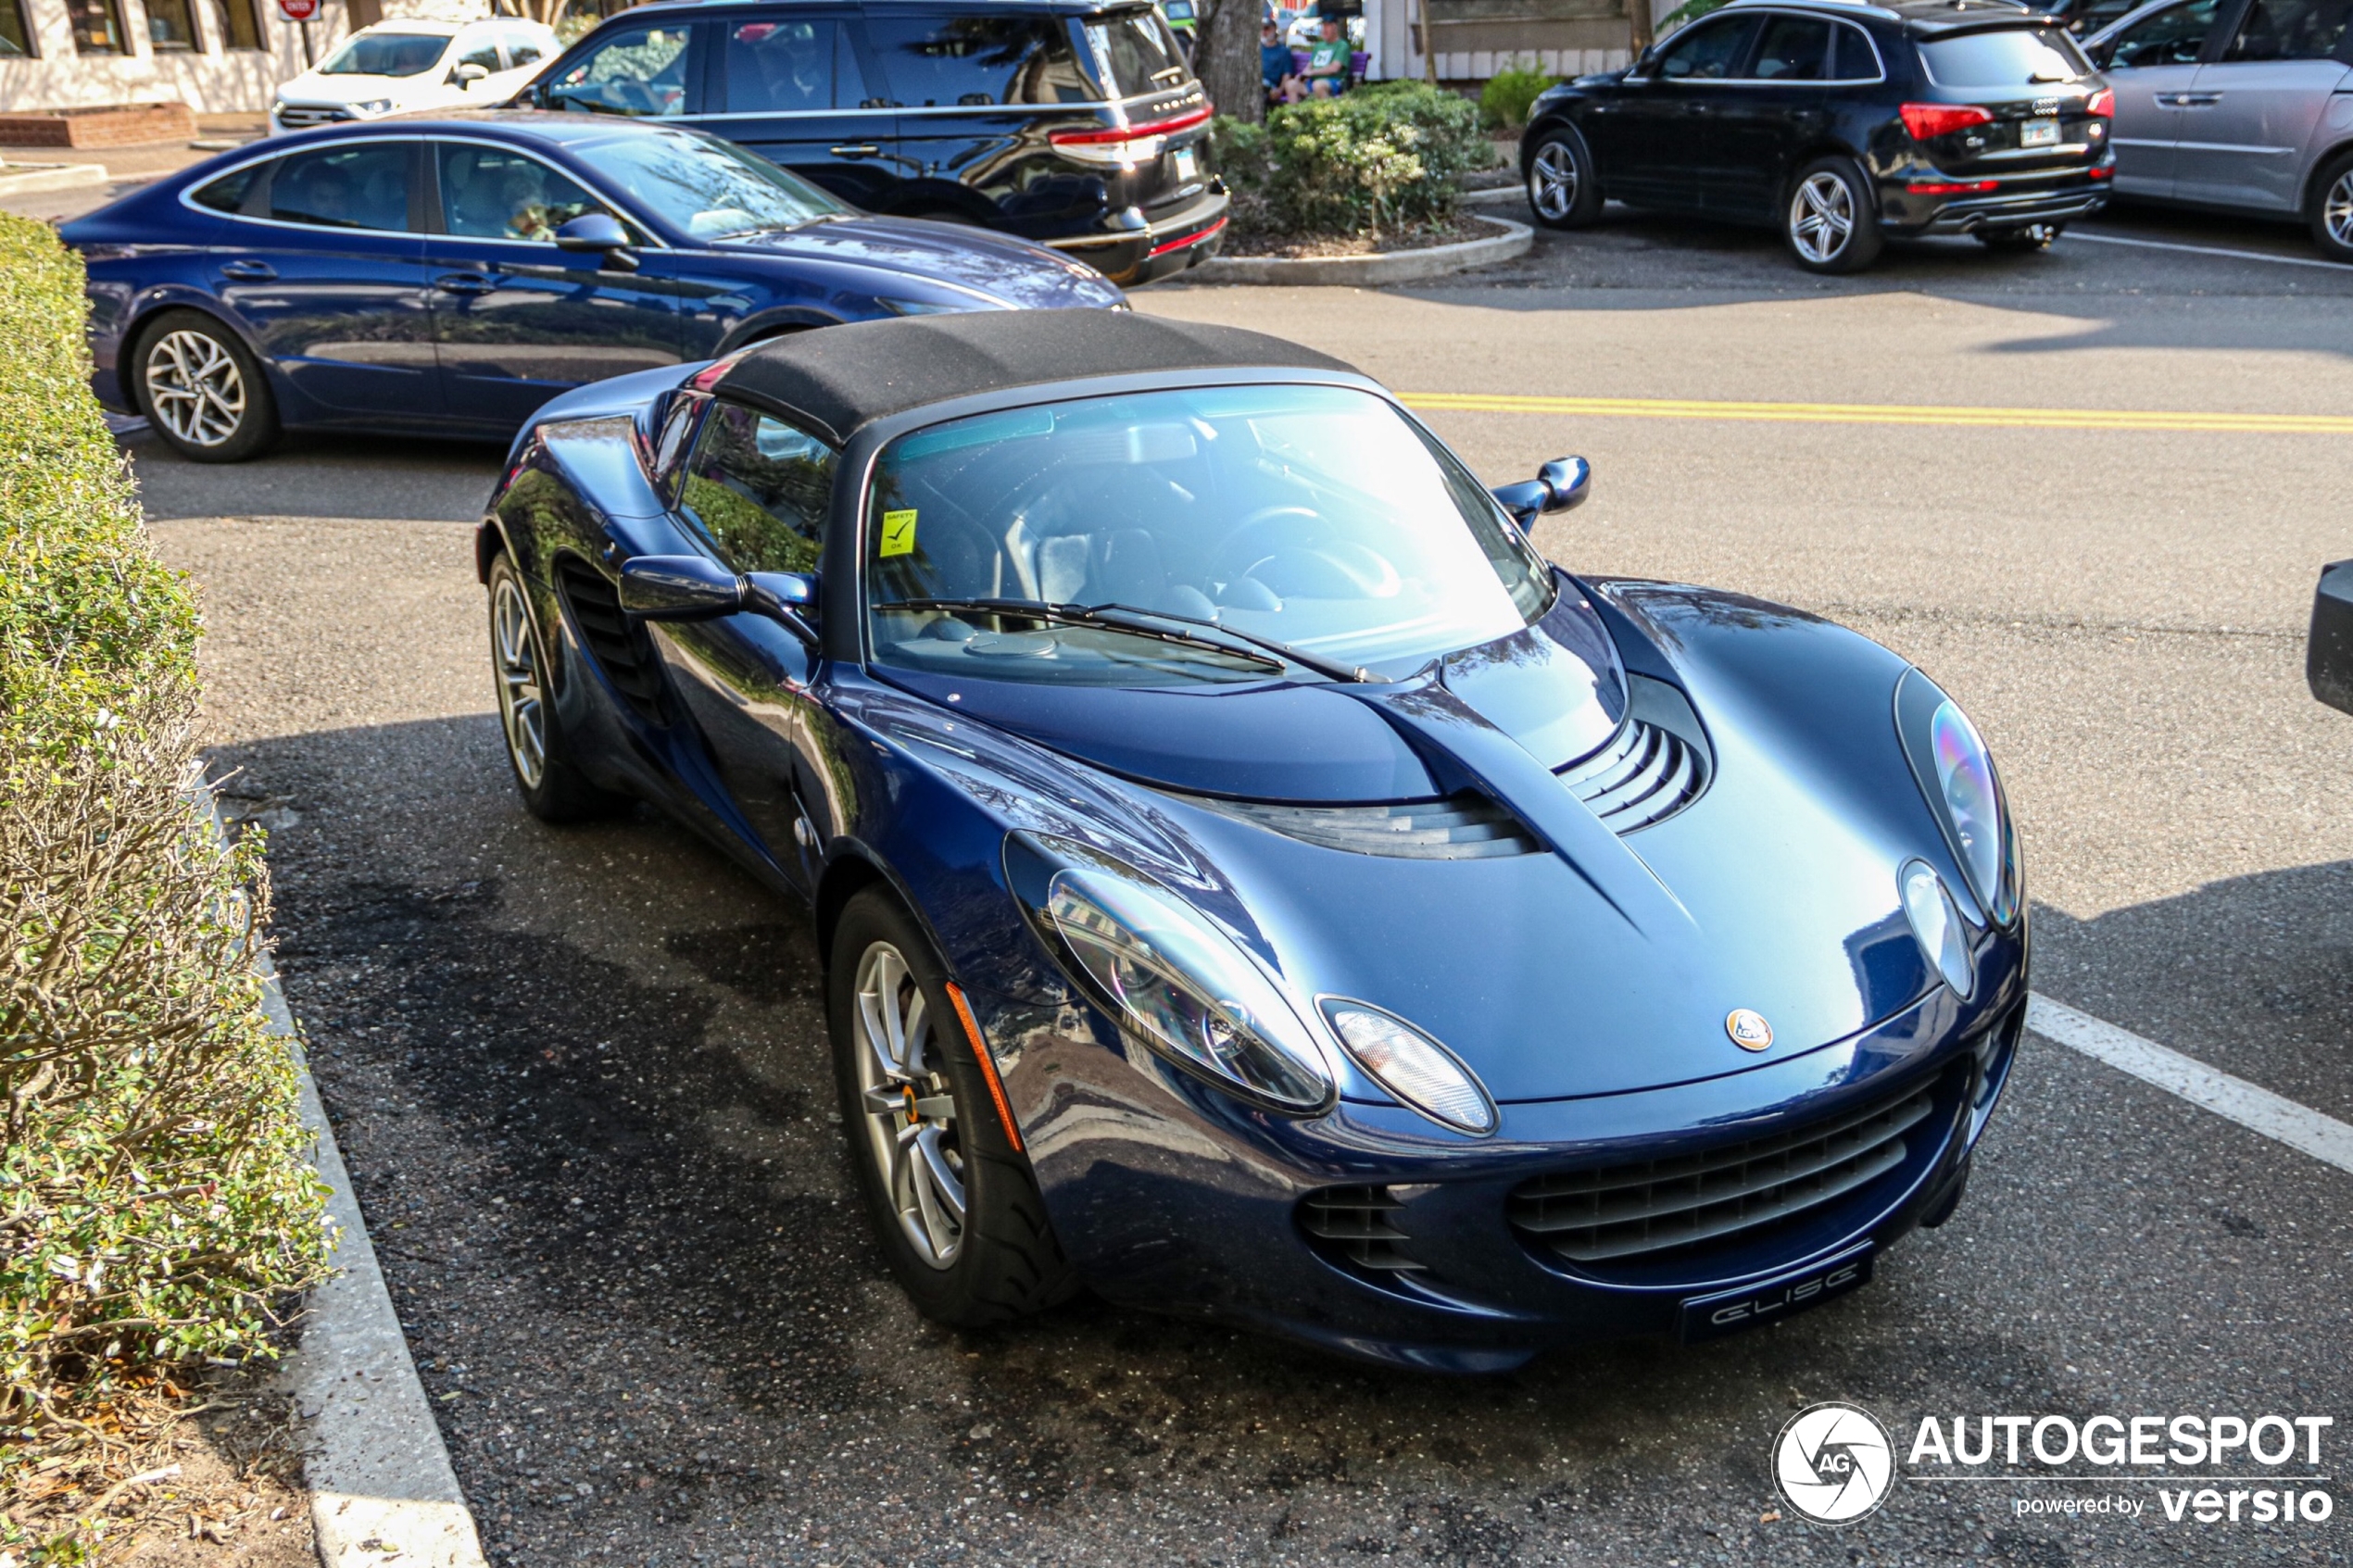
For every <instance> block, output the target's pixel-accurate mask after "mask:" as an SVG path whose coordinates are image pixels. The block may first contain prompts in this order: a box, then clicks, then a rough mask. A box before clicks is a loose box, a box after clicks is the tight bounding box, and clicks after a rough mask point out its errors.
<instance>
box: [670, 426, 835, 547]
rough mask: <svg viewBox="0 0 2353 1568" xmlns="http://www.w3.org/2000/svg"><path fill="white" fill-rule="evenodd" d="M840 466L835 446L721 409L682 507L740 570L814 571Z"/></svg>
mask: <svg viewBox="0 0 2353 1568" xmlns="http://www.w3.org/2000/svg"><path fill="white" fill-rule="evenodd" d="M834 463H835V455H834V449H833V448H832V447H830V446H828V445H825V444H824V442H822V441H819V440H818V439H817V438H816V437H814V436H812V435H807V434H804V433H801V432H800V431H798V430H795V429H794V428H793V427H792V426H790V425H788V424H786V422H785V421H784V420H780V419H777V418H775V417H774V416H773V415H769V414H761V413H757V412H754V411H753V410H752V409H749V408H744V407H742V406H741V405H739V404H735V403H718V404H714V405H712V407H711V415H710V417H709V418H708V419H706V420H703V425H702V434H701V435H700V436H699V437H698V439H697V440H696V442H695V454H694V456H693V457H692V458H688V459H687V460H686V483H684V484H683V485H682V486H680V489H679V495H678V504H679V507H680V508H681V509H682V510H684V511H685V512H686V515H687V517H688V518H689V519H691V520H692V521H694V523H695V525H696V526H697V527H698V528H699V529H701V530H702V533H703V536H704V537H705V538H707V539H709V540H710V541H711V548H712V549H713V550H714V551H716V552H717V553H718V556H719V558H720V559H721V560H722V561H724V562H725V563H726V564H727V565H729V566H731V567H733V568H735V570H736V571H816V570H817V557H818V553H819V547H820V545H821V542H822V541H823V539H824V529H825V510H826V508H827V507H828V506H829V505H830V504H831V501H832V497H833V492H834Z"/></svg>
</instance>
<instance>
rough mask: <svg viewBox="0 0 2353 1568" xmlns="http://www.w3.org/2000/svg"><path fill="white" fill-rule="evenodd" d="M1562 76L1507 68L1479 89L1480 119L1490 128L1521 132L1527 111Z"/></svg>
mask: <svg viewBox="0 0 2353 1568" xmlns="http://www.w3.org/2000/svg"><path fill="white" fill-rule="evenodd" d="M1560 81H1561V79H1560V78H1559V77H1557V76H1552V75H1548V74H1546V73H1545V72H1543V71H1541V70H1507V71H1504V72H1503V73H1501V74H1500V75H1496V76H1491V77H1489V78H1488V79H1487V85H1486V86H1484V87H1482V88H1480V89H1479V90H1478V119H1479V123H1480V124H1482V125H1484V126H1485V127H1486V128H1487V129H1488V130H1490V131H1518V130H1521V129H1523V128H1525V127H1526V126H1527V124H1528V111H1529V108H1530V107H1532V106H1533V105H1534V104H1535V102H1536V100H1537V99H1538V98H1539V97H1541V96H1542V95H1543V94H1544V92H1545V90H1546V89H1547V88H1551V87H1554V86H1556V85H1558V84H1559V82H1560Z"/></svg>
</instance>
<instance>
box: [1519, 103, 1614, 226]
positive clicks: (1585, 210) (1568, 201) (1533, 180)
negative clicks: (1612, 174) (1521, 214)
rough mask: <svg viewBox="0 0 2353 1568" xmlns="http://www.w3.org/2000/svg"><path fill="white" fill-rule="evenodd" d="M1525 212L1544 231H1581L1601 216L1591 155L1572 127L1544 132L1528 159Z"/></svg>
mask: <svg viewBox="0 0 2353 1568" xmlns="http://www.w3.org/2000/svg"><path fill="white" fill-rule="evenodd" d="M1528 209H1529V212H1530V213H1531V214H1533V215H1534V217H1535V219H1536V221H1537V222H1539V223H1541V224H1542V225H1543V226H1544V227H1545V228H1547V229H1582V228H1584V227H1585V226H1586V225H1587V224H1589V223H1591V222H1592V221H1593V220H1594V219H1596V218H1599V217H1600V216H1601V215H1602V182H1601V180H1600V178H1599V176H1597V175H1596V174H1595V173H1594V171H1593V155H1592V151H1591V150H1590V149H1589V148H1588V147H1587V146H1586V145H1585V138H1584V137H1582V136H1580V135H1579V134H1578V132H1577V128H1576V127H1575V126H1572V125H1561V126H1555V127H1554V128H1553V129H1552V130H1550V131H1547V132H1544V139H1543V140H1542V141H1541V142H1539V143H1537V144H1536V150H1535V151H1534V152H1533V153H1530V154H1529V157H1528Z"/></svg>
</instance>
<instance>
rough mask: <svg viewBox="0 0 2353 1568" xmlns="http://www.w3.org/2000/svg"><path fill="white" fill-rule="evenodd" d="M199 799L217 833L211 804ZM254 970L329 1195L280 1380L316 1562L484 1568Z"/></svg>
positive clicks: (335, 1566)
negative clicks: (318, 1263)
mask: <svg viewBox="0 0 2353 1568" xmlns="http://www.w3.org/2000/svg"><path fill="white" fill-rule="evenodd" d="M205 794H206V798H207V801H208V803H209V804H210V805H211V809H212V820H213V822H214V825H215V826H216V827H219V828H220V829H221V830H222V831H223V832H224V834H225V832H226V826H225V824H224V823H223V822H221V817H220V806H219V804H218V803H217V802H212V801H211V792H210V791H209V790H207V791H206V792H205ZM254 967H255V968H256V970H257V971H258V972H259V973H260V975H261V981H262V1007H263V1009H264V1010H265V1011H267V1012H268V1013H269V1015H270V1027H271V1031H272V1032H274V1033H276V1034H278V1035H282V1036H283V1037H284V1039H285V1042H286V1049H287V1051H288V1052H289V1053H290V1054H291V1055H292V1056H293V1058H294V1060H295V1066H296V1070H297V1071H298V1072H299V1073H301V1077H302V1120H303V1123H304V1124H305V1125H306V1126H308V1128H309V1129H310V1131H311V1132H312V1134H313V1135H316V1136H317V1138H318V1140H319V1148H318V1153H317V1155H316V1156H315V1158H314V1161H313V1162H314V1163H315V1164H316V1165H317V1166H318V1170H319V1176H320V1179H321V1180H322V1181H324V1182H325V1183H326V1184H327V1186H328V1188H329V1196H328V1198H327V1218H328V1220H329V1222H330V1223H333V1225H334V1227H335V1261H337V1263H339V1264H340V1265H341V1267H340V1268H339V1269H338V1271H337V1272H336V1273H335V1274H334V1275H333V1277H332V1278H330V1279H329V1280H328V1281H327V1282H326V1283H325V1284H323V1285H321V1286H318V1287H317V1288H316V1289H314V1290H312V1291H311V1293H310V1300H309V1303H308V1305H309V1311H308V1316H307V1317H306V1318H305V1320H304V1323H303V1329H302V1344H301V1346H300V1348H297V1349H296V1351H295V1353H294V1354H293V1355H292V1356H291V1357H289V1358H288V1359H287V1364H286V1373H285V1383H286V1386H287V1387H288V1388H290V1389H291V1390H292V1391H293V1393H294V1396H295V1401H296V1406H297V1408H298V1411H299V1413H300V1415H301V1417H302V1420H303V1422H304V1424H305V1425H306V1428H307V1430H306V1433H305V1436H306V1437H307V1439H308V1443H307V1451H306V1452H305V1454H304V1456H303V1478H304V1479H305V1480H306V1481H308V1483H309V1486H310V1528H311V1532H312V1534H313V1535H314V1536H315V1537H316V1538H317V1540H318V1544H319V1560H320V1562H321V1563H322V1564H324V1568H361V1565H362V1564H365V1565H367V1568H381V1565H383V1564H384V1563H387V1562H396V1563H398V1564H400V1565H401V1568H485V1563H484V1558H483V1555H482V1540H481V1537H479V1536H478V1535H477V1534H476V1533H475V1530H474V1518H473V1513H472V1511H471V1510H469V1509H468V1508H467V1507H466V1498H465V1494H464V1493H463V1492H461V1491H459V1489H458V1474H457V1472H456V1471H455V1470H453V1469H452V1468H451V1467H450V1463H449V1449H448V1448H447V1446H446V1445H445V1444H444V1443H443V1442H442V1440H441V1428H440V1427H439V1426H438V1425H437V1424H435V1423H434V1418H433V1406H432V1405H431V1404H430V1403H429V1402H428V1401H427V1400H426V1399H425V1389H424V1385H423V1384H422V1383H420V1382H419V1381H418V1380H417V1364H416V1362H415V1361H411V1360H410V1359H409V1342H408V1340H407V1339H405V1338H404V1337H402V1336H401V1332H400V1319H399V1316H398V1315H397V1314H396V1313H395V1312H394V1311H393V1307H392V1295H391V1293H390V1292H389V1291H387V1290H386V1289H385V1288H384V1271H383V1270H382V1269H381V1268H379V1267H378V1266H377V1263H376V1249H375V1247H374V1246H373V1244H371V1242H370V1241H369V1239H368V1228H367V1225H366V1223H364V1222H363V1221H362V1220H361V1218H360V1215H359V1200H358V1199H357V1198H354V1197H353V1196H352V1191H351V1174H350V1173H349V1172H347V1171H346V1170H345V1169H344V1164H343V1154H342V1152H341V1151H340V1150H338V1149H337V1148H335V1135H334V1130H333V1128H332V1127H330V1126H329V1125H328V1124H327V1112H326V1108H325V1107H324V1106H322V1105H321V1104H320V1102H319V1086H318V1085H317V1084H315V1083H313V1082H312V1081H311V1077H310V1064H309V1062H308V1060H305V1059H304V1057H303V1051H302V1042H301V1040H300V1038H299V1037H298V1036H297V1035H296V1034H295V1026H294V1015H293V1014H292V1013H290V1012H288V1011H287V1010H286V998H285V996H284V994H283V992H282V991H280V989H279V988H278V973H277V970H276V968H275V966H273V965H272V964H271V961H270V957H269V955H268V954H266V953H263V954H259V955H257V962H256V964H255V966H254Z"/></svg>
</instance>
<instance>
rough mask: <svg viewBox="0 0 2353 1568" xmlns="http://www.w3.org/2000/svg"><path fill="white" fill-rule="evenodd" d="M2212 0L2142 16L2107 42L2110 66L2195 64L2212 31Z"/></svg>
mask: <svg viewBox="0 0 2353 1568" xmlns="http://www.w3.org/2000/svg"><path fill="white" fill-rule="evenodd" d="M2214 6H2215V0H2188V4H2186V5H2182V6H2171V7H2169V8H2168V9H2165V10H2162V11H2159V12H2158V13H2157V15H2155V16H2153V17H2145V18H2143V19H2141V20H2140V21H2139V22H2137V23H2136V24H2134V25H2133V26H2132V27H2129V28H2126V29H2125V30H2124V31H2122V32H2120V33H2118V34H2117V35H2116V37H2115V38H2114V39H2113V40H2111V41H2110V43H2109V44H2108V64H2109V65H2110V66H2111V67H2127V68H2129V67H2133V66H2187V65H2196V63H2197V56H2198V51H2199V50H2201V49H2202V48H2204V47H2205V46H2206V35H2207V34H2208V33H2209V32H2211V31H2214Z"/></svg>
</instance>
